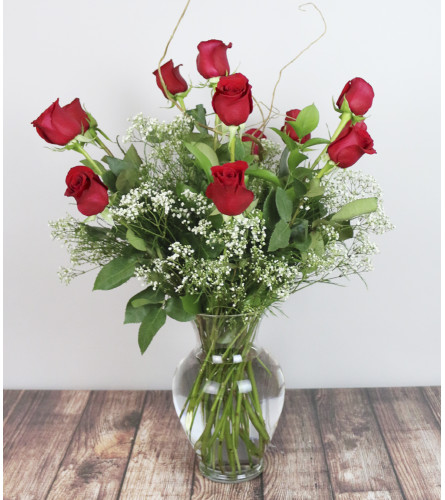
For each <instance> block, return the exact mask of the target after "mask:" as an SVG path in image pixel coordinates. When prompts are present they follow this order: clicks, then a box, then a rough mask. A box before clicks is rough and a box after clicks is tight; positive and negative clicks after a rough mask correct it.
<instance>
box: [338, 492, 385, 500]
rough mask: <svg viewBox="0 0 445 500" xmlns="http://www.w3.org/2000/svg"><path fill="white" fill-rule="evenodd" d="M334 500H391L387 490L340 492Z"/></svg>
mask: <svg viewBox="0 0 445 500" xmlns="http://www.w3.org/2000/svg"><path fill="white" fill-rule="evenodd" d="M335 499H336V500H392V498H391V495H390V494H389V493H388V492H387V491H359V492H355V493H340V495H337V496H336V497H335Z"/></svg>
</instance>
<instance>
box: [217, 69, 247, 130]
mask: <svg viewBox="0 0 445 500" xmlns="http://www.w3.org/2000/svg"><path fill="white" fill-rule="evenodd" d="M251 89H252V85H250V84H249V80H248V79H247V78H246V77H245V76H244V75H242V74H241V73H235V74H234V75H229V76H222V77H221V78H220V79H219V82H218V85H217V86H216V88H215V94H214V96H213V99H212V106H213V110H214V111H215V113H216V114H217V115H218V116H219V118H220V120H221V121H222V122H223V123H225V124H226V125H228V126H230V125H241V124H242V123H245V122H246V121H247V118H248V117H249V115H250V113H252V110H253V101H252V91H251Z"/></svg>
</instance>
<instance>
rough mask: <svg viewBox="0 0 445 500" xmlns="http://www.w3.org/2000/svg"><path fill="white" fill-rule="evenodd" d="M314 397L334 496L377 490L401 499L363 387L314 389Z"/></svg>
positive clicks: (397, 499) (395, 499)
mask: <svg viewBox="0 0 445 500" xmlns="http://www.w3.org/2000/svg"><path fill="white" fill-rule="evenodd" d="M315 401H316V406H317V413H318V419H319V422H320V430H321V435H322V440H323V444H324V449H325V454H326V460H327V464H328V468H329V474H330V480H331V485H332V489H333V492H334V495H335V498H336V499H338V498H339V497H340V495H341V494H343V495H344V498H348V496H347V495H346V494H349V497H351V494H352V493H356V494H357V495H356V496H355V497H354V496H352V498H366V496H363V495H367V494H368V492H379V495H380V497H382V496H383V498H385V495H386V496H388V495H389V498H391V499H392V500H402V495H401V492H400V488H399V485H398V482H397V477H396V475H395V472H394V469H393V466H392V464H391V460H390V457H389V456H388V453H387V450H386V448H385V443H384V441H383V438H382V436H381V434H380V431H379V427H378V424H377V422H376V420H375V417H374V415H373V412H372V408H371V405H370V403H369V399H368V397H367V394H366V391H365V390H363V389H329V390H326V389H323V390H319V391H316V393H315ZM360 495H362V496H360ZM340 498H341V497H340Z"/></svg>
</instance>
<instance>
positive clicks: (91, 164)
mask: <svg viewBox="0 0 445 500" xmlns="http://www.w3.org/2000/svg"><path fill="white" fill-rule="evenodd" d="M73 149H74V150H75V151H77V152H78V153H80V154H83V156H85V158H86V159H87V160H88V163H89V167H90V168H91V170H92V171H93V172H94V173H95V174H97V175H100V176H102V175H104V173H105V172H106V170H105V169H104V168H103V167H102V165H100V164H99V163H98V162H95V161H94V160H93V158H91V156H90V155H89V154H88V153H87V152H86V151H85V149H84V148H83V147H82V146H81V145H80V144H79V143H78V142H76V143H75V144H74V147H73Z"/></svg>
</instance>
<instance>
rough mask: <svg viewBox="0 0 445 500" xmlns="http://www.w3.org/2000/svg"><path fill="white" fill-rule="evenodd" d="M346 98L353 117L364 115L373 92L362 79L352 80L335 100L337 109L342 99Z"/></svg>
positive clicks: (369, 105) (370, 102)
mask: <svg viewBox="0 0 445 500" xmlns="http://www.w3.org/2000/svg"><path fill="white" fill-rule="evenodd" d="M344 97H346V100H347V101H348V104H349V108H350V110H351V111H352V112H353V113H354V114H355V115H360V116H362V115H364V114H365V113H366V112H367V111H368V109H369V108H370V107H371V105H372V100H373V99H374V90H373V89H372V87H371V85H369V83H368V82H366V81H365V80H363V78H353V79H352V80H350V81H349V82H348V83H347V84H346V85H345V88H344V89H343V91H342V93H341V94H340V97H339V98H338V100H337V107H339V108H340V107H341V105H342V103H343V98H344Z"/></svg>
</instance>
